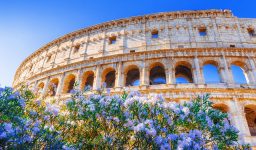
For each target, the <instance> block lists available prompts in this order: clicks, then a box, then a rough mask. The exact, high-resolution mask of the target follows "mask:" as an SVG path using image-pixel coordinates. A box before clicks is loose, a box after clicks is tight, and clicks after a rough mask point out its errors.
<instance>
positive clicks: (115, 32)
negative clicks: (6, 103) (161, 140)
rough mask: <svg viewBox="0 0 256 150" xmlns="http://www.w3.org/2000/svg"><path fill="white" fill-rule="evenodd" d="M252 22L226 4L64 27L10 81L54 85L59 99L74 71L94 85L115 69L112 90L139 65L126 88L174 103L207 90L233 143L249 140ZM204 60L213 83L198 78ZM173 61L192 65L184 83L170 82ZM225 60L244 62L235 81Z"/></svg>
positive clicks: (253, 86) (254, 76)
mask: <svg viewBox="0 0 256 150" xmlns="http://www.w3.org/2000/svg"><path fill="white" fill-rule="evenodd" d="M255 28H256V19H240V18H237V17H235V16H233V14H232V13H231V12H230V11H229V10H224V11H220V10H206V11H184V12H171V13H159V14H153V15H146V16H139V17H131V18H127V19H121V20H116V21H111V22H107V23H103V24H99V25H96V26H92V27H89V28H85V29H82V30H79V31H75V32H73V33H70V34H67V35H65V36H63V37H61V38H59V39H56V40H54V41H52V42H51V43H49V44H47V45H45V46H44V47H42V48H40V49H39V50H37V51H36V52H35V53H33V54H32V55H31V56H30V57H28V58H27V59H26V60H25V61H24V62H23V63H22V64H21V66H20V67H19V68H18V70H17V72H16V75H15V78H14V82H13V86H14V87H16V88H17V87H19V86H20V85H21V84H26V83H27V82H29V86H30V87H31V88H32V89H34V90H38V89H39V88H41V90H42V93H43V94H45V93H47V92H49V87H50V86H51V85H52V84H54V85H55V86H56V87H55V88H56V93H54V94H53V95H52V96H55V97H56V98H59V99H63V98H66V97H68V96H70V94H68V92H67V91H68V90H67V88H69V86H70V85H69V83H70V82H72V80H73V78H75V80H76V81H78V82H79V83H81V85H80V88H81V89H83V88H84V86H85V84H86V82H87V81H86V80H87V77H88V76H89V75H92V76H93V84H92V86H93V89H94V90H97V89H98V88H100V87H101V86H102V83H103V82H104V81H105V78H106V75H107V74H108V73H109V72H111V71H115V72H114V78H115V80H114V81H113V82H115V83H114V85H113V87H112V88H111V89H110V90H111V92H112V93H118V92H121V91H122V88H123V87H125V85H126V79H127V76H128V75H127V73H128V71H129V70H131V69H138V70H139V80H140V84H139V86H131V87H127V88H129V89H130V90H138V91H141V92H142V93H143V94H159V93H161V94H163V95H164V96H165V97H166V98H167V100H175V101H178V102H183V101H187V100H190V99H191V96H196V95H198V94H204V93H211V95H212V100H213V101H214V102H215V103H216V104H219V105H221V106H225V108H227V109H226V110H227V112H228V113H229V114H230V115H231V118H232V123H233V124H234V125H235V126H236V127H237V128H238V129H239V130H240V131H241V132H240V133H239V134H240V135H241V136H240V142H241V143H244V142H249V143H250V144H252V145H255V146H256V137H255V136H251V133H250V130H249V127H248V125H247V120H246V117H245V115H246V114H245V110H244V109H245V107H247V106H249V105H250V106H251V105H255V106H256V94H255V93H256V69H255V65H256V64H255V63H256V57H255V56H256V55H255V52H256V36H255V35H254V32H253V33H252V32H250V31H254V29H255ZM202 31H203V33H200V32H202ZM156 33H157V34H156ZM152 34H153V35H152ZM155 34H156V37H154V35H155ZM207 64H212V65H214V66H216V67H217V69H218V73H219V75H220V82H218V83H207V82H205V79H204V76H205V75H204V74H203V67H204V65H207ZM180 65H182V66H185V67H186V68H187V69H188V70H189V71H190V72H191V75H192V77H191V78H192V82H191V83H187V84H179V83H177V82H176V77H177V76H178V75H177V71H176V68H177V67H178V66H180ZM231 65H237V66H239V67H241V68H242V69H243V71H244V74H245V75H246V79H247V82H246V83H243V84H240V83H236V82H235V81H234V78H233V74H232V71H231ZM156 66H159V67H161V68H163V69H164V74H165V80H166V83H165V84H158V85H152V84H151V82H152V81H150V71H151V69H152V68H154V67H156ZM255 108H256V107H255ZM254 111H256V110H254ZM255 129H256V128H255Z"/></svg>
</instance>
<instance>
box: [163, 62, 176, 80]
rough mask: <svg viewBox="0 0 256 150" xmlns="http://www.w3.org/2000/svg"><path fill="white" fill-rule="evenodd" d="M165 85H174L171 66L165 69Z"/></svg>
mask: <svg viewBox="0 0 256 150" xmlns="http://www.w3.org/2000/svg"><path fill="white" fill-rule="evenodd" d="M165 74H166V84H174V82H175V69H174V68H173V66H172V65H170V67H168V68H167V69H166V73H165Z"/></svg>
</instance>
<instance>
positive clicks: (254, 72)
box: [248, 57, 256, 84]
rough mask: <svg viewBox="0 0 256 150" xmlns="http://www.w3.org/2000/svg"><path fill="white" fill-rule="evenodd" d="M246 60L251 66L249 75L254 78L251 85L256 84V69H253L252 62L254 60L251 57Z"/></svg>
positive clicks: (253, 63) (253, 64)
mask: <svg viewBox="0 0 256 150" xmlns="http://www.w3.org/2000/svg"><path fill="white" fill-rule="evenodd" d="M248 60H249V63H250V66H251V75H252V77H253V78H254V82H253V84H256V67H255V62H254V60H253V59H252V58H251V57H250V58H249V59H248Z"/></svg>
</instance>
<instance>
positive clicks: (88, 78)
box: [81, 71, 94, 90]
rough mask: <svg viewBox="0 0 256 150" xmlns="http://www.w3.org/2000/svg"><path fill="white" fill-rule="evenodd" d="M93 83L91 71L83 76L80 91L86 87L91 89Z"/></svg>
mask: <svg viewBox="0 0 256 150" xmlns="http://www.w3.org/2000/svg"><path fill="white" fill-rule="evenodd" d="M93 81H94V72H93V71H87V72H85V73H84V74H83V79H82V85H81V88H82V90H83V89H84V88H85V87H88V86H90V87H91V88H92V87H93Z"/></svg>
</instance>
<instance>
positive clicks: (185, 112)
mask: <svg viewBox="0 0 256 150" xmlns="http://www.w3.org/2000/svg"><path fill="white" fill-rule="evenodd" d="M182 111H183V112H184V114H185V115H186V116H187V115H188V114H189V112H190V111H189V108H188V107H184V108H182Z"/></svg>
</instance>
